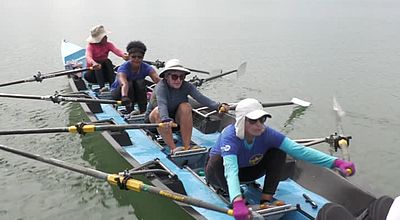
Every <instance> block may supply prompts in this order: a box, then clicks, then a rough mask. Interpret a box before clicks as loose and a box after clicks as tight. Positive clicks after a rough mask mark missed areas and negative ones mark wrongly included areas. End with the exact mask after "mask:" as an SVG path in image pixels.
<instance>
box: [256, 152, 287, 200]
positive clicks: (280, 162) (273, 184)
mask: <svg viewBox="0 0 400 220" xmlns="http://www.w3.org/2000/svg"><path fill="white" fill-rule="evenodd" d="M264 157H265V168H266V172H265V175H266V176H265V179H264V187H263V194H262V195H261V201H262V202H263V201H272V197H273V195H274V194H275V191H276V188H277V187H278V184H279V181H280V178H281V173H282V170H283V167H284V166H285V161H286V153H285V152H283V151H282V150H279V149H276V148H273V149H270V150H269V151H267V152H266V154H265V155H264Z"/></svg>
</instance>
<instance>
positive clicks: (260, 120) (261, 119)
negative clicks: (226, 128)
mask: <svg viewBox="0 0 400 220" xmlns="http://www.w3.org/2000/svg"><path fill="white" fill-rule="evenodd" d="M247 121H249V123H250V124H252V125H254V124H255V123H257V121H259V122H260V123H261V124H264V123H265V121H267V116H266V115H264V116H262V117H260V118H258V119H250V118H247Z"/></svg>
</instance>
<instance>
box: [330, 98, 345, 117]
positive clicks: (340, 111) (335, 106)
mask: <svg viewBox="0 0 400 220" xmlns="http://www.w3.org/2000/svg"><path fill="white" fill-rule="evenodd" d="M333 111H335V112H336V114H337V116H338V117H339V119H341V118H343V117H344V116H345V115H346V112H345V111H343V109H342V107H341V106H340V105H339V103H338V101H337V100H336V97H335V96H333Z"/></svg>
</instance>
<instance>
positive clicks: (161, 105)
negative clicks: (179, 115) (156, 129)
mask: <svg viewBox="0 0 400 220" xmlns="http://www.w3.org/2000/svg"><path fill="white" fill-rule="evenodd" d="M167 96H168V88H167V85H166V83H165V82H164V81H163V80H161V81H160V82H159V83H158V84H157V89H156V99H157V106H158V111H159V112H160V118H161V121H172V120H173V119H172V118H170V117H169V112H168V101H167Z"/></svg>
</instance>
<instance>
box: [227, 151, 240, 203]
mask: <svg viewBox="0 0 400 220" xmlns="http://www.w3.org/2000/svg"><path fill="white" fill-rule="evenodd" d="M223 161H224V171H225V179H226V182H227V184H228V191H229V198H230V200H231V202H233V201H234V200H235V199H236V198H237V197H239V196H240V197H239V198H241V196H242V193H241V192H240V182H239V165H238V160H237V156H236V155H226V156H224V157H223Z"/></svg>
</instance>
